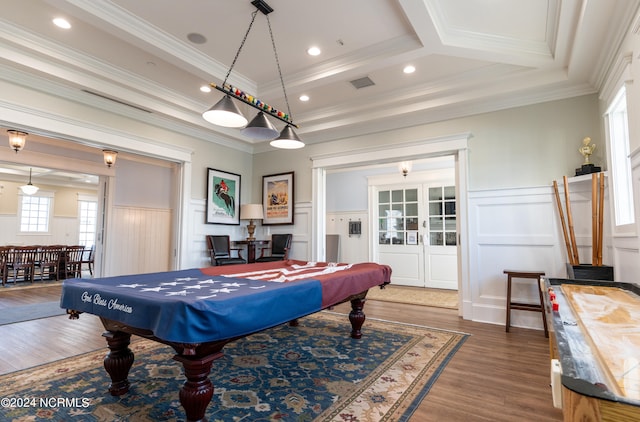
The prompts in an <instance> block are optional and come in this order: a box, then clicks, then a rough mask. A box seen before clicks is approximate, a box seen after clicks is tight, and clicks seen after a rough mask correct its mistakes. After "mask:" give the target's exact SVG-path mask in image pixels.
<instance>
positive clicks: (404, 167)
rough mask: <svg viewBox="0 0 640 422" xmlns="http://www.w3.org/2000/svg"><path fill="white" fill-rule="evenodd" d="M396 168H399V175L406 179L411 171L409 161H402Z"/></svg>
mask: <svg viewBox="0 0 640 422" xmlns="http://www.w3.org/2000/svg"><path fill="white" fill-rule="evenodd" d="M398 167H399V168H400V173H402V175H403V176H404V177H407V174H409V172H410V171H411V161H403V162H401V163H400V165H399V166H398Z"/></svg>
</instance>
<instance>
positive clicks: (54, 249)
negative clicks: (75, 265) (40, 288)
mask: <svg viewBox="0 0 640 422" xmlns="http://www.w3.org/2000/svg"><path fill="white" fill-rule="evenodd" d="M63 253H64V245H48V246H42V247H41V248H40V251H39V259H38V262H37V263H36V266H37V267H38V268H39V270H40V281H42V280H44V278H45V276H46V278H47V279H49V280H50V279H56V280H59V279H60V263H61V260H62V254H63Z"/></svg>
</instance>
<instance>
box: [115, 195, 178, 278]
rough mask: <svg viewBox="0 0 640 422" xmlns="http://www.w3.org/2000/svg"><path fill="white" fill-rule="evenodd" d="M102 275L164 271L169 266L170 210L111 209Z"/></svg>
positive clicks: (168, 268)
mask: <svg viewBox="0 0 640 422" xmlns="http://www.w3.org/2000/svg"><path fill="white" fill-rule="evenodd" d="M109 236H110V237H109V239H108V250H109V252H108V254H109V259H107V260H106V262H107V263H109V266H108V268H106V269H105V272H106V274H105V275H106V276H116V275H125V274H141V273H150V272H158V271H168V270H170V266H171V259H170V258H171V210H168V209H152V208H137V207H114V209H113V210H112V213H111V231H110V235H109Z"/></svg>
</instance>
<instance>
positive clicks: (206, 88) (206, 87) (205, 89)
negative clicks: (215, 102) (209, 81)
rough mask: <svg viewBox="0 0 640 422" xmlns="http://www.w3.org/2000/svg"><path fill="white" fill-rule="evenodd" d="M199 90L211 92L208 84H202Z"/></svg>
mask: <svg viewBox="0 0 640 422" xmlns="http://www.w3.org/2000/svg"><path fill="white" fill-rule="evenodd" d="M200 91H202V92H211V87H210V86H209V85H202V86H201V87H200Z"/></svg>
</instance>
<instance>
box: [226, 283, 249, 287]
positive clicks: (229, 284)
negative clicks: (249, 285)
mask: <svg viewBox="0 0 640 422" xmlns="http://www.w3.org/2000/svg"><path fill="white" fill-rule="evenodd" d="M241 286H246V284H245V283H243V284H240V283H222V287H241Z"/></svg>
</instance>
